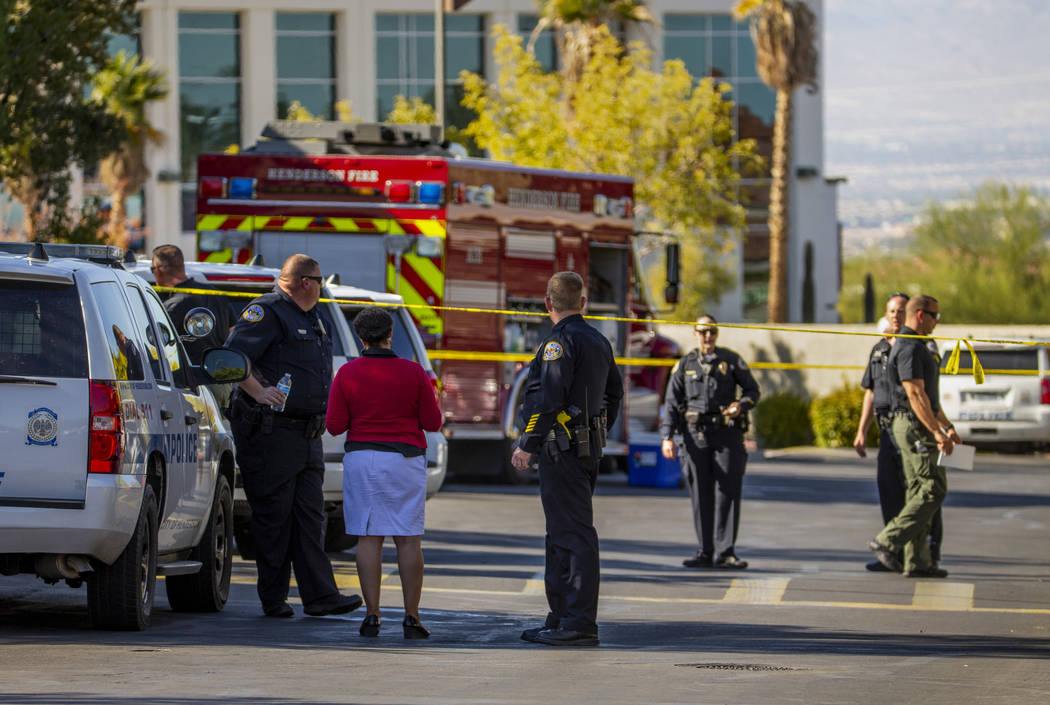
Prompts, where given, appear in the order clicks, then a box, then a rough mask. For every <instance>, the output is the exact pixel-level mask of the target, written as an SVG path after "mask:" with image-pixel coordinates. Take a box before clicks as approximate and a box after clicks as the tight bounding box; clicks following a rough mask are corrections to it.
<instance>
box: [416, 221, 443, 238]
mask: <svg viewBox="0 0 1050 705" xmlns="http://www.w3.org/2000/svg"><path fill="white" fill-rule="evenodd" d="M411 222H412V224H413V225H415V226H416V227H417V228H419V232H420V233H422V234H423V235H430V236H436V237H445V222H444V221H442V220H429V219H428V220H413V221H411Z"/></svg>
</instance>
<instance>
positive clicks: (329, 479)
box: [127, 260, 448, 558]
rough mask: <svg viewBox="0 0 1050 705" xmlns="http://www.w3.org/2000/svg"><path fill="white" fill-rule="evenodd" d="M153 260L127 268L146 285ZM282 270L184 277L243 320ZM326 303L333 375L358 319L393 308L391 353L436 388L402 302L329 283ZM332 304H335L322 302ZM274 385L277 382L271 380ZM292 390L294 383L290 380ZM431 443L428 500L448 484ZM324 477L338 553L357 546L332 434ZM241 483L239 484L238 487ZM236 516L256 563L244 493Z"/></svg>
mask: <svg viewBox="0 0 1050 705" xmlns="http://www.w3.org/2000/svg"><path fill="white" fill-rule="evenodd" d="M149 265H150V262H149V260H139V261H138V262H136V263H134V264H128V265H127V266H128V268H129V270H130V271H132V272H134V273H135V274H138V275H139V276H140V277H142V278H144V279H146V280H147V281H150V282H152V281H153V275H152V273H151V272H150V269H149ZM280 273H281V272H280V270H278V269H273V268H270V267H265V266H262V265H250V264H223V263H212V262H186V274H187V276H189V277H191V278H193V279H194V280H196V281H199V282H206V283H208V284H209V285H210V286H212V287H214V288H216V289H219V290H222V291H225V292H227V293H228V294H229V295H230V296H231V299H230V300H231V302H232V305H233V308H234V311H235V312H236V313H237V315H238V316H239V315H240V312H241V310H242V309H243V308H244V307H245V306H247V305H248V304H249V303H250V302H251V300H252V299H253V298H254V297H256V296H260V295H262V294H265V293H267V292H270V291H273V288H274V286H275V285H276V284H277V277H278V276H279V275H280ZM321 297H322V301H321V302H320V303H319V304H318V306H317V308H318V312H319V313H320V315H321V318H322V319H323V321H324V325H325V328H327V329H328V331H329V332H330V333H331V336H332V357H333V360H332V370H333V372H335V371H338V370H339V368H340V366H342V365H343V364H344V363H345V362H346V361H347V360H349V359H352V358H355V357H357V356H358V355H360V354H361V352H360V351H361V349H362V347H363V346H362V345H361V341H360V340H358V338H357V335H356V333H354V330H353V325H352V323H353V320H354V318H355V317H356V316H357V314H358V313H359V312H360V311H361V310H362V309H363V308H364V307H365V306H367V305H369V304H371V303H382V304H389V305H390V307H389V308H388V309H387V310H388V311H389V312H390V314H391V316H393V318H394V330H393V343H392V347H393V350H394V352H395V353H397V355H398V357H402V358H405V359H408V360H414V361H415V362H418V363H419V364H420V365H422V366H423V369H425V370H426V371H427V375H428V376H429V377H430V379H431V382H432V383H433V384H434V386H435V390H436V388H437V385H438V377H437V375H436V374H435V373H434V368H433V366H432V365H431V362H430V358H429V357H428V356H427V351H426V347H425V346H424V344H423V339H422V337H421V336H420V334H419V330H418V329H417V328H416V326H415V324H414V323H413V322H412V317H411V316H410V315H409V313H408V310H407V309H405V308H402V307H400V306H399V304H401V303H403V300H402V298H401V297H400V296H397V295H396V294H387V293H384V292H378V291H370V290H367V289H359V288H357V287H352V286H340V285H338V284H335V283H334V280H333V279H332V278H331V277H330V278H329V281H328V282H326V285H325V287H324V288H323V289H322V292H321ZM324 299H334V300H337V301H339V302H340V303H336V302H335V301H324ZM272 381H276V380H272ZM292 382H293V384H294V382H295V381H294V380H292ZM425 435H426V439H427V455H426V457H427V498H428V499H429V498H430V497H432V496H434V495H435V494H436V493H437V492H438V490H439V489H440V488H441V485H442V484H443V483H444V481H445V472H446V469H447V467H448V455H447V448H448V441H447V440H446V439H445V437H444V436H443V435H442V434H441V433H440V432H436V431H435V432H426V434H425ZM323 444H324V459H325V474H324V486H323V489H324V502H325V513H326V514H327V516H328V522H327V526H326V531H325V549H326V550H328V551H338V550H342V549H344V548H349V547H351V546H353V544H354V541H355V539H354V538H353V537H350V536H347V535H346V532H345V530H344V523H343V438H342V437H339V438H335V437H333V436H332V435H331V434H329V433H325V434H324V436H323ZM239 484H240V483H239V482H238V485H239ZM234 515H235V518H236V524H235V532H236V536H237V545H238V549H240V552H241V555H242V556H243V557H245V558H252V557H254V547H253V544H252V541H251V532H250V526H249V520H250V518H251V510H250V508H249V506H248V501H247V498H246V497H245V496H244V490H243V488H242V487H240V486H237V487H235V489H234Z"/></svg>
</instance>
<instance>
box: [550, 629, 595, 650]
mask: <svg viewBox="0 0 1050 705" xmlns="http://www.w3.org/2000/svg"><path fill="white" fill-rule="evenodd" d="M536 643H537V644H547V645H548V646H597V645H598V644H599V641H598V635H597V634H587V633H586V632H578V631H576V630H575V629H544V630H543V631H541V632H540V633H539V634H537V635H536Z"/></svg>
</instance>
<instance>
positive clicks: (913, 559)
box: [868, 295, 961, 578]
mask: <svg viewBox="0 0 1050 705" xmlns="http://www.w3.org/2000/svg"><path fill="white" fill-rule="evenodd" d="M940 318H941V313H940V304H938V302H937V299H935V298H933V297H932V296H926V295H919V296H915V297H913V298H911V299H910V300H909V301H908V304H907V307H906V308H905V325H904V327H903V328H902V329H901V331H900V334H899V337H898V338H897V342H896V344H895V345H894V346H893V349H892V350H891V351H890V356H889V361H888V362H887V365H886V367H887V372H888V374H889V379H890V383H891V384H892V387H893V395H892V397H893V398H892V402H891V409H892V416H893V420H892V426H891V429H892V432H893V438H894V440H895V441H896V442H897V447H898V448H899V449H900V452H901V461H902V464H903V466H904V481H905V485H906V491H905V503H904V507H903V508H902V509H901V510H900V512H899V513H898V514H897V516H895V517H894V518H893V519H891V520H890V521H889V522H888V523H887V524H886V526H885V527H884V528H883V529H882V531H881V532H879V535H878V536H876V537H875V538H874V539H873V540H872V541H871V542H870V543H868V548H869V549H870V550H871V551H872V552H873V553H874V554H875V556H876V557H877V558H878V559H879V562H880V563H882V564H883V565H884V566H886V567H887V568H889V569H890V570H901V567H902V566H901V563H900V561H899V560H898V559H897V553H898V552H899V551H900V550H901V549H903V551H904V565H903V569H904V574H905V576H906V577H909V578H944V577H947V576H948V571H946V570H943V569H941V568H939V567H938V566H937V563H936V562H935V561H934V560H933V558H932V557H931V555H930V548H929V546H928V544H927V542H926V537H927V535H928V534H929V531H930V524H931V522H932V521H933V516H934V515H935V514H936V513H937V510H938V509H940V506H941V503H942V502H943V501H944V497H945V495H946V494H947V491H948V481H947V476H946V474H945V471H944V468H943V467H940V466H939V465H938V464H937V455H938V451H940V452H942V453H944V455H951V452H952V447H953V446H954V445H955V444H956V443H960V442H961V439H960V438H959V434H958V433H956V431H955V427H954V426H952V424H951V422H950V421H948V419H947V417H946V416H945V415H944V412H943V411H942V410H941V406H940V393H939V391H938V379H939V376H940V369H939V367H938V363H937V359H936V358H935V357H934V356H933V354H932V353H931V352H930V351H929V349H928V348H927V347H926V345H925V341H924V340H923V339H922V338H921V337H909V336H925V335H929V334H930V333H932V332H933V329H934V328H935V327H936V326H937V322H938V321H939V320H940Z"/></svg>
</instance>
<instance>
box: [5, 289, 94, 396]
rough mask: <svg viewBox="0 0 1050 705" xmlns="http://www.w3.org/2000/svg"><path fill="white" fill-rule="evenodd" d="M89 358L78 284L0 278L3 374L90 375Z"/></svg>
mask: <svg viewBox="0 0 1050 705" xmlns="http://www.w3.org/2000/svg"><path fill="white" fill-rule="evenodd" d="M87 360H88V357H87V343H86V341H85V337H84V317H83V314H82V313H81V307H80V297H79V296H78V295H77V288H76V287H75V286H72V285H64V284H50V283H47V282H38V281H32V280H21V279H4V280H2V281H0V375H16V376H17V375H29V376H42V377H77V378H84V377H87V376H88V366H87Z"/></svg>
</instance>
